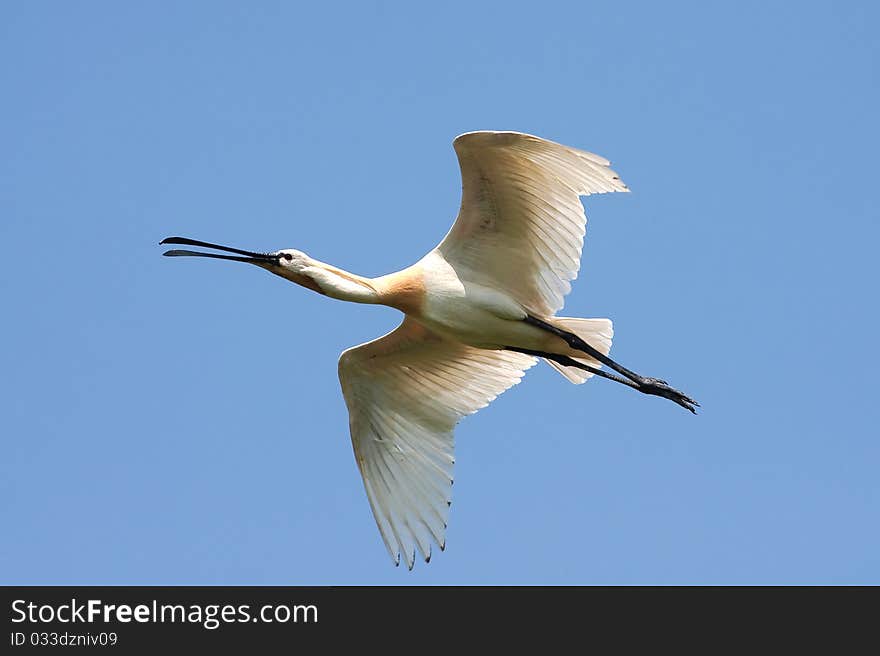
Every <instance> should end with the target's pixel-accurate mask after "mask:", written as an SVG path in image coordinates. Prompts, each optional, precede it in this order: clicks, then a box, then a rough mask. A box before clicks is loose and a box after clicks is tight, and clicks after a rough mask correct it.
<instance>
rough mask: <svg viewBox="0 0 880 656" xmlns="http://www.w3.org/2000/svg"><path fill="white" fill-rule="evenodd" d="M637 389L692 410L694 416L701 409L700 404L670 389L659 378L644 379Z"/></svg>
mask: <svg viewBox="0 0 880 656" xmlns="http://www.w3.org/2000/svg"><path fill="white" fill-rule="evenodd" d="M636 389H637V390H639V391H640V392H642V393H643V394H653V395H654V396H662V397H663V398H664V399H669V400H670V401H674V402H675V403H677V404H678V405H680V406H681V407H682V408H684V409H685V410H690V411H691V412H693V413H694V414H697V410H696V408H699V407H700V404H699V403H697V402H696V401H694V400H693V399H692V398H690V397H689V396H686V395H685V394H682V393H681V392H679V391H678V390H677V389H675V388H673V387H670V386H669V384H668V383H667V382H666V381H665V380H660V379H659V378H642V379H641V380H640V381H639V384H638V387H637V388H636Z"/></svg>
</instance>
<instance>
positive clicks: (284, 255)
mask: <svg viewBox="0 0 880 656" xmlns="http://www.w3.org/2000/svg"><path fill="white" fill-rule="evenodd" d="M281 257H283V258H284V259H285V260H287V261H288V262H290V261H291V260H292V259H293V255H291V254H290V253H282V254H281Z"/></svg>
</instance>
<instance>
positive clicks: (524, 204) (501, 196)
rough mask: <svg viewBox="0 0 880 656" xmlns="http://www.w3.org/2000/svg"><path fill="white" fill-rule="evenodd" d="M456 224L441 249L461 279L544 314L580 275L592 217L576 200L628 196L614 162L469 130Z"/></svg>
mask: <svg viewBox="0 0 880 656" xmlns="http://www.w3.org/2000/svg"><path fill="white" fill-rule="evenodd" d="M453 146H455V152H456V153H457V154H458V162H459V165H460V166H461V178H462V197H461V209H460V210H459V213H458V218H457V219H456V221H455V224H454V225H453V226H452V229H451V230H450V231H449V234H447V235H446V237H445V238H444V239H443V241H442V242H441V243H440V245H439V246H438V247H437V250H439V251H440V252H441V254H442V255H443V256H444V257H445V258H446V260H447V261H448V262H449V263H450V264H451V265H452V266H453V268H455V270H456V271H457V273H458V274H459V276H460V277H462V278H464V279H466V280H470V281H472V282H475V283H478V284H482V285H486V286H488V287H492V288H495V289H500V290H502V291H504V292H507V293H508V294H509V295H510V296H512V297H513V298H514V299H516V300H517V301H518V302H519V303H520V304H522V306H523V307H525V308H526V309H527V310H529V311H531V312H535V313H537V314H539V315H543V316H553V315H554V314H555V313H556V312H557V311H558V310H560V309H561V308H562V305H563V297H564V296H565V295H566V294H567V293H568V292H569V291H570V290H571V285H570V281H572V280H574V279H575V278H576V277H577V272H578V269H579V268H580V260H581V249H582V247H583V241H584V232H585V228H586V223H587V217H586V216H585V215H584V207H583V205H582V204H581V201H580V199H579V198H578V196H586V195H589V194H597V193H605V192H608V191H628V189H627V187H626V185H625V184H623V182H621V180H620V178H619V177H618V176H617V174H616V173H615V172H614V171H612V170H611V169H609V168H608V165H609V162H608V160H606V159H604V158H602V157H599V156H598V155H593V154H592V153H587V152H584V151H582V150H575V149H574V148H568V147H567V146H562V145H560V144H557V143H553V142H552V141H546V140H544V139H540V138H538V137H533V136H531V135H528V134H521V133H519V132H468V133H467V134H463V135H461V136H459V137H457V138H456V139H455V141H454V142H453Z"/></svg>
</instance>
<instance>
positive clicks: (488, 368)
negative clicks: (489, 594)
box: [161, 132, 699, 569]
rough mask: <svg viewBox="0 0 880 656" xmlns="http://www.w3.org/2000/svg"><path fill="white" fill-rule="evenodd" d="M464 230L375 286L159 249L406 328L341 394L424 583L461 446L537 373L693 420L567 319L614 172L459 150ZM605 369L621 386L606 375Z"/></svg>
mask: <svg viewBox="0 0 880 656" xmlns="http://www.w3.org/2000/svg"><path fill="white" fill-rule="evenodd" d="M453 146H454V147H455V152H456V154H457V155H458V161H459V165H460V168H461V177H462V199H461V208H460V209H459V213H458V218H457V219H456V220H455V223H454V224H453V226H452V228H451V229H450V231H449V233H448V234H447V235H446V236H445V237H444V238H443V241H441V242H440V244H439V245H438V246H437V247H436V248H435V249H434V250H432V251H431V252H430V253H428V254H427V255H425V257H423V258H422V259H421V260H419V261H418V262H416V263H415V264H414V265H412V266H411V267H408V268H406V269H404V270H402V271H398V272H396V273H390V274H388V275H385V276H380V277H378V278H366V277H363V276H359V275H355V274H353V273H349V272H348V271H344V270H343V269H339V268H337V267H335V266H331V265H329V264H325V263H324V262H320V261H318V260H315V259H313V258H311V257H309V256H308V255H306V254H305V253H303V252H301V251H298V250H293V249H284V250H280V251H274V252H271V253H258V252H253V251H246V250H241V249H237V248H229V247H227V246H219V245H217V244H211V243H208V242H203V241H197V240H195V239H187V238H185V237H169V238H167V239H164V240H162V242H161V243H162V244H175V245H185V246H198V247H202V248H209V249H213V250H216V251H221V252H222V253H232V254H231V255H230V254H220V253H208V252H203V251H190V250H169V251H166V252H165V253H164V255H167V256H172V257H179V256H195V257H209V258H216V259H222V260H233V261H236V262H247V263H249V264H254V265H256V266H258V267H261V268H263V269H266V270H267V271H269V272H271V273H274V274H276V275H279V276H281V277H283V278H287V279H288V280H290V281H292V282H295V283H297V284H298V285H302V286H303V287H307V288H308V289H311V290H313V291H315V292H318V293H319V294H323V295H325V296H329V297H331V298H335V299H339V300H343V301H353V302H355V303H378V304H381V305H387V306H390V307H392V308H396V309H397V310H400V311H401V312H403V314H404V317H403V321H402V322H401V324H400V325H399V326H398V327H397V328H396V329H394V330H392V331H391V332H390V333H388V334H387V335H385V336H383V337H380V338H378V339H375V340H373V341H371V342H367V343H366V344H361V345H360V346H355V347H353V348H350V349H348V350H346V351H344V352H343V353H342V355H341V357H340V358H339V380H340V383H341V385H342V393H343V396H344V397H345V402H346V405H347V406H348V412H349V427H350V430H351V441H352V445H353V446H354V454H355V459H356V460H357V465H358V468H359V469H360V472H361V475H362V477H363V481H364V487H365V489H366V492H367V497H368V498H369V501H370V506H371V508H372V510H373V516H374V517H375V519H376V524H377V525H378V527H379V532H380V533H381V535H382V540H383V541H384V543H385V546H386V547H387V549H388V553H389V554H390V555H391V559H392V560H393V561H394V563H395V565H397V564H399V563H400V560H401V558H403V560H404V562H405V563H406V565H407V567H409V568H410V569H412V567H413V564H414V562H415V558H416V550H418V552H419V553H420V554H421V556H422V557H423V558H424V559H425V562H428V561H430V559H431V546H432V543H433V544H436V545H437V546H439V547H440V549H441V550H443V549H444V548H445V546H446V537H445V534H446V524H447V518H448V515H449V506H450V503H451V491H452V469H453V465H454V463H455V458H454V436H453V430H454V428H455V425H456V424H457V423H458V422H459V420H460V419H461V418H462V417H464V416H465V415H468V414H472V413H474V412H476V411H477V410H479V409H480V408H483V407H485V406H486V405H488V404H489V403H490V402H491V401H492V400H493V399H494V398H495V397H497V396H498V395H499V394H501V393H502V392H504V391H505V390H507V389H508V388H509V387H511V386H513V385H515V384H517V383H518V382H519V381H520V379H521V378H522V377H523V375H524V373H525V372H526V370H527V369H529V368H530V367H532V366H533V365H534V364H535V363H536V362H537V359H538V358H543V359H544V360H545V361H546V362H547V363H548V364H549V365H550V366H552V367H553V368H554V369H556V370H557V371H558V372H559V373H561V374H562V375H563V376H565V378H567V379H568V380H569V381H571V382H572V383H575V384H579V383H583V382H585V381H586V380H587V379H588V378H590V377H591V376H594V375H596V376H601V377H603V378H607V379H610V380H613V381H616V382H618V383H622V384H623V385H627V386H629V387H631V388H633V389H635V390H636V391H639V392H642V393H644V394H651V395H655V396H660V397H663V398H666V399H669V400H671V401H673V402H675V403H677V404H678V405H680V406H682V407H683V408H686V409H687V410H689V411H691V412H695V406H698V405H699V404H698V403H697V402H696V401H694V400H693V399H691V398H689V397H687V396H685V395H684V394H682V393H681V392H679V391H678V390H676V389H673V388H672V387H670V386H669V385H668V384H667V383H666V382H665V381H663V380H659V379H657V378H649V377H646V376H641V375H639V374H637V373H635V372H633V371H630V370H629V369H627V368H625V367H623V366H621V365H620V364H618V363H617V362H615V361H614V360H612V359H611V358H610V357H608V352H609V351H610V350H611V337H612V327H611V321H610V320H608V319H576V318H569V317H559V316H556V313H557V312H558V311H559V310H561V309H562V306H563V299H564V297H565V295H566V294H567V293H568V292H569V291H570V290H571V281H572V280H574V278H575V277H576V276H577V272H578V268H579V267H580V258H581V249H582V246H583V239H584V232H585V227H586V221H587V219H586V216H585V214H584V208H583V205H582V204H581V201H580V198H579V197H580V196H588V195H590V194H600V193H606V192H612V191H628V189H627V187H626V185H625V184H624V183H623V182H621V180H620V178H619V177H618V176H617V174H616V173H615V172H614V171H612V170H611V169H610V168H609V162H608V160H606V159H604V158H603V157H600V156H598V155H594V154H592V153H588V152H585V151H582V150H576V149H574V148H569V147H567V146H563V145H561V144H558V143H554V142H552V141H547V140H545V139H541V138H539V137H535V136H532V135H528V134H522V133H518V132H469V133H466V134H463V135H461V136H459V137H457V138H456V139H455V141H454V142H453ZM603 365H604V366H605V367H607V368H608V369H610V370H611V371H608V370H606V369H602V366H603Z"/></svg>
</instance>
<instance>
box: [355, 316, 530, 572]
mask: <svg viewBox="0 0 880 656" xmlns="http://www.w3.org/2000/svg"><path fill="white" fill-rule="evenodd" d="M535 362H536V360H535V358H533V357H531V356H528V355H523V354H521V353H513V352H510V351H489V350H482V349H476V348H472V347H469V346H465V345H463V344H459V343H457V342H452V341H449V340H446V339H444V338H442V337H440V336H439V335H437V334H435V333H433V332H431V331H430V330H428V329H427V328H424V327H423V326H422V325H421V324H419V323H418V322H416V321H414V320H413V319H410V318H405V319H404V320H403V323H401V324H400V326H398V327H397V328H396V329H395V330H393V331H392V332H390V333H388V334H387V335H385V336H384V337H380V338H379V339H377V340H374V341H372V342H368V343H366V344H361V345H360V346H356V347H354V348H350V349H348V350H347V351H345V352H344V353H343V354H342V356H341V357H340V358H339V380H340V383H341V384H342V393H343V395H344V396H345V403H346V405H347V406H348V412H349V425H350V428H351V441H352V445H353V446H354V453H355V458H356V459H357V464H358V468H359V469H360V471H361V475H362V476H363V479H364V487H365V488H366V491H367V497H369V499H370V506H371V507H372V509H373V516H374V517H375V518H376V524H377V525H378V526H379V532H380V533H381V534H382V539H383V540H384V541H385V546H386V547H387V548H388V553H389V554H390V555H391V559H392V560H393V561H394V563H395V564H398V563H399V562H400V556H401V555H403V558H404V560H405V562H406V564H407V566H408V567H409V568H410V569H412V566H413V563H414V562H415V549H416V547H418V549H419V551H420V552H421V554H422V556H423V557H424V559H425V561H426V562H427V561H428V560H430V558H431V542H432V541H433V542H434V543H436V544H437V545H438V546H439V547H440V548H441V549H443V548H444V547H445V544H446V542H445V541H446V537H445V533H446V521H447V517H448V513H449V504H450V502H451V498H450V494H451V491H452V468H453V463H454V457H453V449H454V437H453V428H454V427H455V424H457V423H458V421H459V420H460V419H461V418H462V417H463V416H465V415H468V414H471V413H473V412H476V411H477V410H479V409H480V408H482V407H485V406H486V405H488V403H489V402H490V401H492V400H493V399H494V398H495V397H496V396H498V395H499V394H501V393H502V392H503V391H504V390H506V389H507V388H509V387H510V386H512V385H515V384H516V383H518V382H519V381H520V379H521V378H522V376H523V373H524V372H525V371H526V369H528V368H529V367H531V366H532V365H534V364H535Z"/></svg>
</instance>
